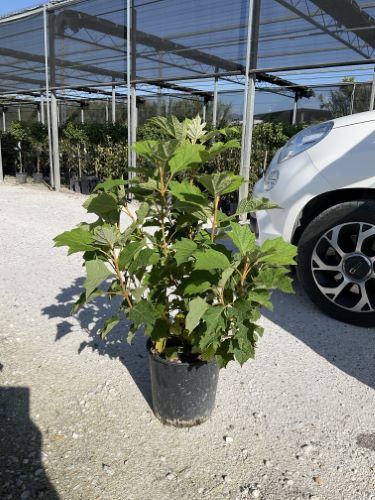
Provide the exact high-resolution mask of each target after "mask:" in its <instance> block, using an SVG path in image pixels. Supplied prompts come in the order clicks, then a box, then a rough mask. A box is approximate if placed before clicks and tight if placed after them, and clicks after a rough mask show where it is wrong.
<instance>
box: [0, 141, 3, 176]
mask: <svg viewBox="0 0 375 500" xmlns="http://www.w3.org/2000/svg"><path fill="white" fill-rule="evenodd" d="M3 182H4V171H3V149H2V145H1V136H0V184H2V183H3Z"/></svg>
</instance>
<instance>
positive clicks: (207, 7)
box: [0, 0, 375, 197]
mask: <svg viewBox="0 0 375 500" xmlns="http://www.w3.org/2000/svg"><path fill="white" fill-rule="evenodd" d="M0 39H1V43H0V64H1V72H0V100H1V101H0V106H1V108H0V110H1V111H2V120H0V121H2V131H3V132H5V131H6V130H7V127H8V126H9V124H10V123H11V122H12V121H14V120H17V119H18V120H22V119H23V118H24V117H25V116H26V115H27V116H30V117H32V119H34V120H35V121H39V122H40V123H43V124H45V125H46V127H47V128H48V143H49V166H50V183H51V186H52V187H53V188H54V189H56V190H59V189H60V182H61V176H60V153H59V126H60V124H61V123H64V122H65V121H67V120H68V119H69V114H70V113H71V111H72V110H75V112H76V116H78V117H79V120H80V121H81V122H82V123H83V122H85V120H90V119H91V118H90V116H93V117H94V116H95V119H97V120H99V119H100V120H102V121H103V122H107V123H111V122H113V123H116V121H117V120H119V119H120V118H121V120H123V121H126V123H127V124H128V127H127V141H128V144H129V145H131V144H132V143H134V141H135V140H136V136H137V124H138V123H140V122H141V121H142V119H143V118H142V116H143V113H144V111H143V110H144V109H145V103H146V104H147V103H149V102H151V101H152V102H154V103H155V106H154V108H153V109H154V111H155V113H158V114H162V113H166V114H168V113H170V112H171V110H172V105H171V103H173V102H174V101H176V100H178V99H181V100H191V101H192V102H194V103H195V106H196V109H198V111H199V112H200V114H201V115H202V116H203V119H204V120H206V121H209V122H211V123H212V126H213V127H216V126H217V123H218V108H219V105H220V103H230V104H231V112H232V120H233V121H235V122H237V123H242V146H241V165H240V172H241V174H242V175H243V176H244V178H245V179H248V178H249V170H250V153H251V137H252V128H253V124H254V115H255V116H258V115H259V116H261V117H262V119H266V118H265V117H266V115H267V113H271V114H272V113H273V112H278V111H280V110H282V109H285V108H286V109H287V110H289V111H290V121H291V123H295V122H296V121H297V120H298V117H299V116H300V115H299V114H298V113H299V109H302V108H303V109H304V110H305V114H306V113H307V110H309V109H310V110H312V109H315V110H316V111H319V110H322V109H324V100H325V98H326V97H327V96H328V98H329V96H330V95H332V93H334V92H335V91H336V92H337V89H340V86H343V85H345V87H346V88H348V86H350V93H349V94H348V96H349V97H348V99H349V102H348V110H349V112H354V111H356V110H369V109H373V107H374V95H375V93H374V88H375V77H374V65H375V1H368V0H340V1H335V0H232V1H231V2H228V1H224V0H191V1H190V2H181V1H178V0H106V1H103V0H60V1H51V2H48V3H46V4H44V5H41V6H39V7H35V8H32V9H29V10H26V11H23V12H17V13H14V14H12V15H8V16H6V17H4V18H1V19H0ZM348 77H349V78H348ZM363 89H366V92H364V91H363ZM358 96H361V99H362V101H363V102H362V103H361V106H355V102H357V101H356V99H358V98H359V97H358ZM128 151H129V153H128V155H129V157H128V164H129V165H130V166H134V165H135V162H136V157H135V153H134V152H132V151H131V148H130V147H129V148H128ZM1 158H2V156H1V155H0V181H2V180H3V164H4V161H3V160H2V159H1ZM247 189H248V188H246V185H245V187H244V188H243V192H242V193H240V197H245V196H247Z"/></svg>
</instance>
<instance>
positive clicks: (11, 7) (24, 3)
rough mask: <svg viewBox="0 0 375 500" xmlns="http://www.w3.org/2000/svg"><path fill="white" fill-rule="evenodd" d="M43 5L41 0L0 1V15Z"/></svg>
mask: <svg viewBox="0 0 375 500" xmlns="http://www.w3.org/2000/svg"><path fill="white" fill-rule="evenodd" d="M41 3H43V0H40V1H38V0H0V15H1V16H3V15H4V14H8V13H9V12H16V11H18V10H22V9H27V8H28V7H35V6H36V5H39V4H41Z"/></svg>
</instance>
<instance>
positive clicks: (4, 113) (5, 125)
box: [3, 106, 7, 132]
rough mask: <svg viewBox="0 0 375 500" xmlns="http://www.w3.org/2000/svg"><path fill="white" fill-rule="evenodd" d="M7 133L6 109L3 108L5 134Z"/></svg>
mask: <svg viewBox="0 0 375 500" xmlns="http://www.w3.org/2000/svg"><path fill="white" fill-rule="evenodd" d="M6 131H7V119H6V109H5V108H4V106H3V132H6Z"/></svg>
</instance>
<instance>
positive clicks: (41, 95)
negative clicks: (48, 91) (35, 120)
mask: <svg viewBox="0 0 375 500" xmlns="http://www.w3.org/2000/svg"><path fill="white" fill-rule="evenodd" d="M40 120H41V122H42V124H43V125H45V124H46V117H45V114H44V95H43V94H40Z"/></svg>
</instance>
